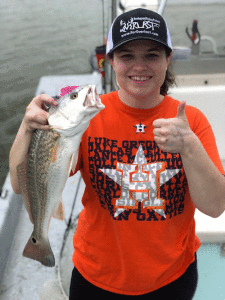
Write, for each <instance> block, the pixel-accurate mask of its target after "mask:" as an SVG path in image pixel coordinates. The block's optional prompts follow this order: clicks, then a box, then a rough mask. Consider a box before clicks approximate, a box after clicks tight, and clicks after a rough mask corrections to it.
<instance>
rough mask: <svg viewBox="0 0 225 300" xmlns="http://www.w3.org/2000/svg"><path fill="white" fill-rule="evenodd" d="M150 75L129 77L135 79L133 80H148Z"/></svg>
mask: <svg viewBox="0 0 225 300" xmlns="http://www.w3.org/2000/svg"><path fill="white" fill-rule="evenodd" d="M149 78H150V77H149V76H148V77H146V76H142V77H139V76H133V77H131V79H133V80H135V81H144V80H148V79H149Z"/></svg>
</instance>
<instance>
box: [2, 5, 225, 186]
mask: <svg viewBox="0 0 225 300" xmlns="http://www.w3.org/2000/svg"><path fill="white" fill-rule="evenodd" d="M104 1H105V3H107V0H104ZM168 2H170V1H168ZM224 15H225V2H224V4H217V5H196V4H195V5H193V4H192V5H185V6H184V5H168V6H167V8H166V10H165V12H164V17H165V19H166V20H167V23H168V26H169V28H170V32H171V36H172V42H173V45H184V46H190V43H189V40H188V38H187V36H186V35H185V28H186V26H189V28H190V29H191V24H192V21H193V20H194V19H198V20H199V29H200V32H201V33H202V34H203V35H211V36H213V37H214V38H215V39H216V41H217V44H218V46H221V47H222V46H225V35H224V30H225V19H224ZM102 17H103V12H102V0H67V1H65V0H48V1H45V0H1V1H0V20H1V26H0V41H1V42H0V62H1V67H0V187H1V186H2V184H3V182H4V178H5V176H6V174H7V172H8V155H9V150H10V148H11V145H12V143H13V140H14V138H15V135H16V133H17V130H18V128H19V125H20V122H21V120H22V118H23V116H24V112H25V108H26V106H27V105H28V104H29V102H30V101H31V100H32V98H33V96H34V93H35V90H36V87H37V84H38V81H39V78H40V77H41V76H44V75H59V74H80V73H90V72H91V66H90V63H89V58H90V54H91V52H92V51H93V49H95V47H96V46H99V45H101V44H102V43H103V38H104V37H103V18H102ZM105 19H107V14H105Z"/></svg>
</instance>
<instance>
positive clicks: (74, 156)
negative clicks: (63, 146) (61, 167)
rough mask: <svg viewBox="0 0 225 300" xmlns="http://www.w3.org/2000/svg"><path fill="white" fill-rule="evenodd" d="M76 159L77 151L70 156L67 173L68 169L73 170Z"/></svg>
mask: <svg viewBox="0 0 225 300" xmlns="http://www.w3.org/2000/svg"><path fill="white" fill-rule="evenodd" d="M77 160H78V152H76V153H74V154H73V155H72V156H71V158H70V168H69V174H70V171H71V170H72V171H73V172H75V169H76V165H77Z"/></svg>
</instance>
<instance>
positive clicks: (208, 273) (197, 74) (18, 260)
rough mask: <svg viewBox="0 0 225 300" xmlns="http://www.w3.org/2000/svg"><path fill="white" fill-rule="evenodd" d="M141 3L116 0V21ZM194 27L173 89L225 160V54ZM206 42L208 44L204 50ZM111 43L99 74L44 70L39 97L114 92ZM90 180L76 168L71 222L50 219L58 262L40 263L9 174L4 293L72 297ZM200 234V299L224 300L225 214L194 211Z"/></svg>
mask: <svg viewBox="0 0 225 300" xmlns="http://www.w3.org/2000/svg"><path fill="white" fill-rule="evenodd" d="M137 2H138V1H132V0H130V1H129V0H127V1H125V0H112V7H111V6H110V7H109V8H107V9H110V11H111V18H110V20H109V22H108V24H107V25H106V29H105V32H108V29H109V26H110V24H111V22H112V20H113V19H114V18H115V17H116V16H117V15H118V14H120V13H122V12H123V11H127V10H129V9H133V8H134V7H137V4H136V3H137ZM166 2H167V1H144V0H143V1H139V2H138V3H139V4H138V7H145V8H146V7H147V8H149V9H152V10H155V11H158V12H159V13H161V14H163V12H164V9H165V7H166ZM191 25H192V31H191V30H190V29H188V28H187V29H186V33H184V34H186V35H187V38H189V39H190V47H183V46H177V47H176V46H175V47H174V54H173V63H174V73H175V75H176V78H177V86H175V87H173V88H171V89H170V90H169V94H170V95H171V96H172V97H174V98H176V99H179V100H180V101H182V100H186V102H187V104H189V105H193V106H196V107H198V108H199V109H200V110H201V111H202V112H203V113H204V114H205V115H206V117H207V118H208V120H209V122H210V123H211V125H212V128H213V130H214V133H215V137H216V141H217V145H218V150H219V154H220V157H221V159H222V162H223V165H224V166H225V146H224V145H225V135H224V134H223V131H224V130H223V129H224V128H225V123H224V118H223V109H224V108H225V106H224V101H225V99H224V95H225V52H224V51H222V50H221V51H219V50H218V49H217V45H216V41H215V40H214V39H213V38H212V37H210V36H203V35H201V33H200V32H199V31H198V26H197V25H196V20H194V21H193V24H191ZM204 42H207V43H208V46H209V50H208V51H207V52H204V51H202V50H201V45H202V43H204ZM104 51H105V46H104V45H100V46H99V47H97V48H96V49H95V54H94V55H93V56H92V57H91V64H92V66H93V72H92V73H91V74H82V75H66V76H44V77H42V78H40V81H39V84H38V87H37V90H36V95H39V94H40V93H46V94H49V95H57V94H58V93H59V91H60V89H61V88H62V87H65V86H69V85H74V83H76V85H83V84H86V83H88V84H94V85H96V87H97V90H98V93H99V94H102V93H108V92H110V91H112V90H116V89H117V88H118V87H117V83H116V80H115V78H114V76H113V75H112V72H111V68H110V66H109V63H107V61H104ZM84 188H85V184H84V182H83V180H82V178H81V175H80V173H79V172H78V173H77V174H76V175H74V176H73V177H70V178H69V179H68V180H67V183H66V187H65V189H64V191H63V203H64V206H65V222H62V221H59V220H56V219H52V220H51V223H50V228H49V238H50V243H51V246H52V249H53V252H54V254H55V257H56V267H54V268H46V267H44V266H42V265H40V263H39V262H36V261H33V260H30V259H27V258H25V257H23V256H22V251H23V248H24V246H25V244H26V242H27V240H28V238H29V237H30V234H31V232H32V224H31V223H30V221H29V217H28V214H27V212H26V211H25V208H24V205H23V203H22V198H21V195H16V194H14V192H13V190H12V187H11V183H10V177H9V174H8V175H7V177H6V180H5V183H4V186H3V189H2V193H1V198H0V253H1V256H0V259H1V261H0V297H1V299H2V300H5V299H18V300H19V299H21V300H22V299H23V300H28V299H29V300H30V299H41V300H46V299H48V300H51V299H54V300H63V299H68V295H69V285H70V278H71V272H72V269H73V264H72V253H73V245H72V237H73V234H74V232H75V231H76V225H77V222H78V219H79V213H80V212H81V211H82V203H81V198H82V194H83V191H84ZM195 219H196V234H197V236H198V237H199V238H200V240H201V242H202V245H201V247H200V249H199V251H198V253H197V257H198V272H199V282H198V288H197V291H196V294H195V296H194V300H202V299H204V300H211V299H222V298H223V299H224V298H225V285H224V278H225V213H223V214H222V215H221V216H220V217H219V218H216V219H213V218H211V217H208V216H206V215H204V214H203V213H201V212H200V211H198V210H196V214H195Z"/></svg>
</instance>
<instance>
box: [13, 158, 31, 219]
mask: <svg viewBox="0 0 225 300" xmlns="http://www.w3.org/2000/svg"><path fill="white" fill-rule="evenodd" d="M27 162H28V156H26V158H25V160H24V161H23V162H22V163H21V164H19V165H18V166H17V168H16V169H17V177H18V181H19V186H20V191H21V194H22V198H23V202H24V205H25V207H26V210H27V212H28V214H29V217H30V221H31V222H32V223H34V221H33V217H32V213H31V207H30V198H29V193H28V179H27Z"/></svg>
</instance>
